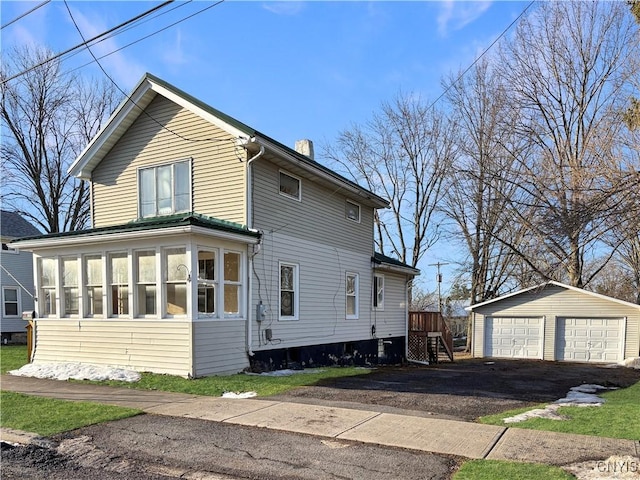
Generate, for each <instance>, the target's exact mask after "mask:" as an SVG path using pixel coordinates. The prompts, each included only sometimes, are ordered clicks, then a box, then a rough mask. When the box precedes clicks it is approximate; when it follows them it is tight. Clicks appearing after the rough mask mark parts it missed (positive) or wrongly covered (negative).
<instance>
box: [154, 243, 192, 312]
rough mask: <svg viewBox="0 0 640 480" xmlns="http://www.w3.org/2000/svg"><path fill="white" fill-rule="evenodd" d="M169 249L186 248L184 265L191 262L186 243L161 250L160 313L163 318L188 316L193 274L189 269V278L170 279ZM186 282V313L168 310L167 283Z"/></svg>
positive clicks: (177, 283)
mask: <svg viewBox="0 0 640 480" xmlns="http://www.w3.org/2000/svg"><path fill="white" fill-rule="evenodd" d="M169 250H184V255H185V262H184V264H183V265H184V266H185V267H187V265H189V264H190V261H189V250H188V249H187V248H186V247H185V245H167V246H165V247H163V248H162V249H161V251H160V257H161V271H162V281H161V282H160V283H159V286H160V298H161V299H162V309H161V310H159V312H160V315H161V316H162V317H163V318H170V319H171V318H187V317H188V316H189V313H190V312H189V306H190V302H189V288H191V287H190V286H189V285H190V283H191V282H190V280H189V278H190V276H191V272H190V271H189V270H188V268H187V271H186V274H187V278H186V279H185V280H184V281H182V280H169V279H168V270H169V265H168V262H167V252H168V251H169ZM183 283H184V285H185V287H186V289H187V296H186V304H187V305H186V309H185V310H186V311H185V312H184V313H169V312H168V311H167V310H168V309H167V307H168V304H169V293H168V291H167V285H182V284H183Z"/></svg>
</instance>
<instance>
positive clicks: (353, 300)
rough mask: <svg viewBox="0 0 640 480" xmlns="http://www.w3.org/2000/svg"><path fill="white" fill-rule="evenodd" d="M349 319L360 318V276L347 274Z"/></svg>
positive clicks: (346, 290) (346, 291) (346, 289)
mask: <svg viewBox="0 0 640 480" xmlns="http://www.w3.org/2000/svg"><path fill="white" fill-rule="evenodd" d="M345 293H346V303H347V312H346V313H347V318H349V319H354V318H358V274H357V273H347V276H346V288H345Z"/></svg>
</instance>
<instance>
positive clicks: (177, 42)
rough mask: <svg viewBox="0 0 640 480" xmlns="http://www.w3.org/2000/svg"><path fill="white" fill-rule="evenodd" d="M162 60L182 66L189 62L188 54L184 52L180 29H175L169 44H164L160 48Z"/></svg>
mask: <svg viewBox="0 0 640 480" xmlns="http://www.w3.org/2000/svg"><path fill="white" fill-rule="evenodd" d="M161 55H162V60H163V61H164V63H165V64H168V65H173V66H174V67H175V66H182V65H186V64H188V63H189V58H188V55H187V54H186V53H185V49H184V48H183V42H182V30H181V29H180V28H177V29H176V34H175V37H174V40H173V41H172V42H171V44H170V45H165V47H164V48H163V50H162V54H161Z"/></svg>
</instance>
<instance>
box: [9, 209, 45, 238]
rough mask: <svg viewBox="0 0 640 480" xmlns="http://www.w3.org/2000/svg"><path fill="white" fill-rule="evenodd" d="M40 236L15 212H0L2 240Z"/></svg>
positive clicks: (35, 229)
mask: <svg viewBox="0 0 640 480" xmlns="http://www.w3.org/2000/svg"><path fill="white" fill-rule="evenodd" d="M36 235H42V232H41V231H40V230H38V229H37V228H36V227H34V226H33V225H31V224H30V223H29V222H27V221H26V220H25V219H24V218H22V216H21V215H20V214H18V213H16V212H10V211H8V210H0V236H1V237H2V238H21V237H33V236H36Z"/></svg>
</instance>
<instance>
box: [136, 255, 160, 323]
mask: <svg viewBox="0 0 640 480" xmlns="http://www.w3.org/2000/svg"><path fill="white" fill-rule="evenodd" d="M135 258H136V260H135V265H136V276H137V278H136V301H137V309H138V310H137V313H138V315H141V316H144V315H155V314H156V252H155V250H145V251H140V252H136V256H135Z"/></svg>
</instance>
